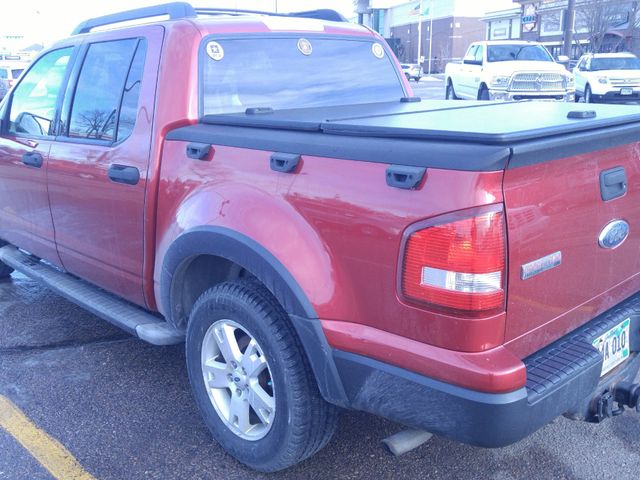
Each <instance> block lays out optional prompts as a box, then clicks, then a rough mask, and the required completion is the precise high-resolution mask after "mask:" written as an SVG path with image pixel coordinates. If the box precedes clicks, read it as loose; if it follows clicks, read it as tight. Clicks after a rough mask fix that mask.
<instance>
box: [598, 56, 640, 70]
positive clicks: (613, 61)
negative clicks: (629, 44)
mask: <svg viewBox="0 0 640 480" xmlns="http://www.w3.org/2000/svg"><path fill="white" fill-rule="evenodd" d="M591 70H592V71H596V70H640V60H638V59H637V58H635V57H617V58H616V57H612V58H593V59H592V60H591Z"/></svg>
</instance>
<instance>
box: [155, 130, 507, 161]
mask: <svg viewBox="0 0 640 480" xmlns="http://www.w3.org/2000/svg"><path fill="white" fill-rule="evenodd" d="M166 138H167V140H177V141H184V142H200V143H209V144H211V145H225V146H229V147H238V148H248V149H253V150H263V151H269V152H297V153H299V154H300V155H314V156H319V157H329V158H336V159H342V160H358V161H363V162H373V163H385V164H391V165H407V166H415V167H426V168H444V169H449V170H465V171H496V170H503V169H504V168H505V167H506V165H507V161H508V159H509V155H510V150H509V148H506V147H502V146H490V145H477V144H472V143H459V142H438V141H425V140H406V139H401V138H372V137H346V136H336V135H326V134H323V133H321V132H310V131H291V130H274V129H270V128H250V127H234V126H225V125H203V124H197V125H191V126H188V127H182V128H178V129H176V130H172V131H171V132H169V133H168V135H167V137H166Z"/></svg>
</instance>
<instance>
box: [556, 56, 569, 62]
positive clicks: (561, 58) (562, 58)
mask: <svg viewBox="0 0 640 480" xmlns="http://www.w3.org/2000/svg"><path fill="white" fill-rule="evenodd" d="M558 63H562V64H567V63H569V57H567V56H566V55H558Z"/></svg>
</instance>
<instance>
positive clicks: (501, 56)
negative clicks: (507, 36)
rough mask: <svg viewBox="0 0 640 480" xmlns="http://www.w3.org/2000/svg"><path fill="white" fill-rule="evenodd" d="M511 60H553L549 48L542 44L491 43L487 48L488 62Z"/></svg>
mask: <svg viewBox="0 0 640 480" xmlns="http://www.w3.org/2000/svg"><path fill="white" fill-rule="evenodd" d="M511 60H530V61H532V60H538V61H542V62H553V58H551V55H549V52H548V51H547V49H546V48H544V47H543V46H541V45H526V44H525V45H521V44H515V45H490V46H489V47H488V48H487V61H488V62H508V61H511Z"/></svg>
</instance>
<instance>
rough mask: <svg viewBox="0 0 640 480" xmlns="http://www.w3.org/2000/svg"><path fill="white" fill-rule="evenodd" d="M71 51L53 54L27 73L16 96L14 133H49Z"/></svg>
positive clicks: (11, 115) (11, 128)
mask: <svg viewBox="0 0 640 480" xmlns="http://www.w3.org/2000/svg"><path fill="white" fill-rule="evenodd" d="M71 52H72V48H63V49H61V50H55V51H53V52H49V53H47V54H46V55H45V56H43V57H42V58H40V59H39V60H38V61H37V63H36V64H35V65H33V67H32V68H31V69H30V70H29V72H27V74H26V76H25V77H24V78H23V79H22V81H21V82H20V84H19V85H18V86H17V88H16V89H15V91H14V93H13V96H12V100H11V112H10V113H9V131H10V132H13V133H27V134H32V135H48V134H49V130H50V129H51V122H52V120H53V116H54V114H55V110H56V101H57V98H58V93H59V91H60V86H61V85H62V81H63V79H64V74H65V70H66V67H67V63H68V62H69V58H70V56H71Z"/></svg>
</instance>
